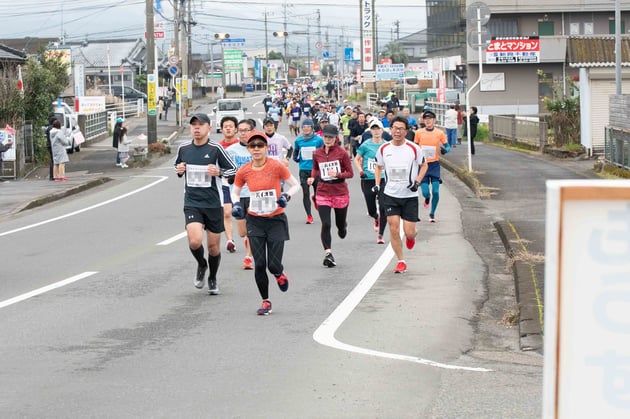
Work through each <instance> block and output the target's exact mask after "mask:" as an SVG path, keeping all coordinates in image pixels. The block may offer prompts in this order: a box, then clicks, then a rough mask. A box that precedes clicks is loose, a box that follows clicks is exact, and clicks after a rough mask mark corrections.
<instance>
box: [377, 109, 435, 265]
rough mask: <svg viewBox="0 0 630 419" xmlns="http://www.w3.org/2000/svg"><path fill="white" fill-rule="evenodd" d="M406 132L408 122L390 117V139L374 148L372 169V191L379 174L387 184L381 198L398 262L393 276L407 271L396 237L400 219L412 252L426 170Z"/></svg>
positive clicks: (400, 246)
mask: <svg viewBox="0 0 630 419" xmlns="http://www.w3.org/2000/svg"><path fill="white" fill-rule="evenodd" d="M408 129H409V122H408V121H407V119H406V118H403V117H402V116H396V117H394V119H393V120H392V125H391V134H392V140H391V141H389V142H387V143H384V144H383V145H382V146H381V147H380V148H379V149H378V151H377V153H376V166H375V168H374V183H375V185H374V192H379V191H380V182H381V173H383V172H384V173H385V180H386V182H387V183H386V184H385V187H384V188H383V195H382V196H383V206H384V207H385V211H386V214H387V224H388V225H389V241H390V243H391V246H392V250H393V251H394V254H395V255H396V258H397V259H398V262H397V264H396V268H394V273H403V272H405V271H406V270H407V263H406V262H405V260H404V258H403V249H402V239H401V238H400V219H401V218H402V220H403V232H404V234H405V238H406V241H405V242H406V243H405V244H406V245H407V249H409V250H411V249H413V247H414V246H415V244H416V235H417V234H418V231H417V230H416V223H417V222H418V221H419V219H418V188H419V187H420V181H421V180H422V179H423V178H424V175H425V174H426V172H427V167H428V165H427V162H426V160H425V159H424V156H423V155H422V149H420V147H419V146H418V145H417V144H414V143H413V142H411V141H409V140H406V139H405V136H406V135H407V130H408Z"/></svg>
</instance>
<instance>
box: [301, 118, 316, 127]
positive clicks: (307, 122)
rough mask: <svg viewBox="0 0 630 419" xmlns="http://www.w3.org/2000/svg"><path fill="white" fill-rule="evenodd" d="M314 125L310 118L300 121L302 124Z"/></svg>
mask: <svg viewBox="0 0 630 419" xmlns="http://www.w3.org/2000/svg"><path fill="white" fill-rule="evenodd" d="M307 125H308V126H311V127H312V126H314V125H315V124H313V120H312V119H305V120H304V121H302V126H303V127H304V126H307Z"/></svg>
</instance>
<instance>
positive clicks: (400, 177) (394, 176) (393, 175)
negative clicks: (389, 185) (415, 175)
mask: <svg viewBox="0 0 630 419" xmlns="http://www.w3.org/2000/svg"><path fill="white" fill-rule="evenodd" d="M388 174H389V176H388V177H387V181H388V182H407V181H408V179H407V178H408V177H409V174H408V173H407V167H406V166H395V167H391V168H390V169H389V170H388Z"/></svg>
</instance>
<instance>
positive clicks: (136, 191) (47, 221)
mask: <svg viewBox="0 0 630 419" xmlns="http://www.w3.org/2000/svg"><path fill="white" fill-rule="evenodd" d="M138 177H149V178H154V177H157V178H158V180H156V181H155V182H152V183H149V184H148V185H145V186H143V187H141V188H138V189H135V190H133V191H131V192H127V193H125V194H122V195H120V196H117V197H116V198H112V199H108V200H107V201H103V202H101V203H99V204H95V205H92V206H89V207H87V208H83V209H80V210H77V211H74V212H71V213H68V214H64V215H60V216H59V217H55V218H50V219H48V220H44V221H40V222H39V223H35V224H29V225H26V226H23V227H20V228H16V229H14V230H9V231H5V232H3V233H0V237H3V236H8V235H9V234H13V233H18V232H20V231H24V230H30V229H31V228H35V227H39V226H42V225H45V224H49V223H52V222H55V221H59V220H63V219H64V218H68V217H72V216H74V215H77V214H81V213H82V212H86V211H90V210H93V209H95V208H98V207H102V206H104V205H108V204H111V203H112V202H116V201H119V200H121V199H124V198H127V197H129V196H131V195H134V194H137V193H138V192H142V191H144V190H145V189H149V188H151V187H153V186H155V185H157V184H158V183H161V182H164V181H165V180H166V179H168V176H138Z"/></svg>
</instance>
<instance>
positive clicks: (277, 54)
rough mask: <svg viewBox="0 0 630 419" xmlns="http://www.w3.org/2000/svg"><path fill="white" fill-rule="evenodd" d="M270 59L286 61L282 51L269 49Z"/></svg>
mask: <svg viewBox="0 0 630 419" xmlns="http://www.w3.org/2000/svg"><path fill="white" fill-rule="evenodd" d="M269 59H270V60H283V61H284V55H282V53H281V52H276V51H269Z"/></svg>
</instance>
